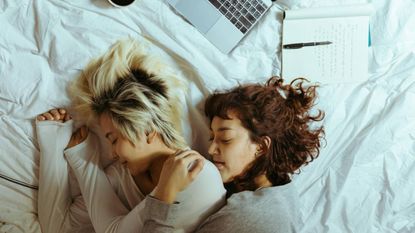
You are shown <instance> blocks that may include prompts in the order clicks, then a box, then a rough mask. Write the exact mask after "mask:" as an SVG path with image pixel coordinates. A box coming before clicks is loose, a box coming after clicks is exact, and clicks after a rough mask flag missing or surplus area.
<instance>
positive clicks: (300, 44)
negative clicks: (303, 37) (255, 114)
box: [282, 41, 332, 49]
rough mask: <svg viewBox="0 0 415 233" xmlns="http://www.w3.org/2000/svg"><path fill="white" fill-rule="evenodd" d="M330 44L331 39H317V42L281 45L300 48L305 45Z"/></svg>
mask: <svg viewBox="0 0 415 233" xmlns="http://www.w3.org/2000/svg"><path fill="white" fill-rule="evenodd" d="M329 44H332V42H331V41H319V42H306V43H296V44H285V45H283V46H282V47H283V48H284V49H300V48H302V47H305V46H317V45H329Z"/></svg>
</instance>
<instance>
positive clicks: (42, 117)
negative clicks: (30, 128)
mask: <svg viewBox="0 0 415 233" xmlns="http://www.w3.org/2000/svg"><path fill="white" fill-rule="evenodd" d="M37 120H38V121H44V120H46V118H45V117H44V116H42V115H39V116H37Z"/></svg>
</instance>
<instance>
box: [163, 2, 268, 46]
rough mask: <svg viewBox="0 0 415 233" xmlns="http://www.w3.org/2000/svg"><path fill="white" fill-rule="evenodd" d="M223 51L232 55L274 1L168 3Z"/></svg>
mask: <svg viewBox="0 0 415 233" xmlns="http://www.w3.org/2000/svg"><path fill="white" fill-rule="evenodd" d="M167 2H168V3H169V4H170V5H171V6H172V7H173V8H174V9H176V10H177V11H178V12H179V13H180V14H182V15H183V16H184V17H185V18H186V19H187V20H188V21H189V22H190V23H191V24H193V25H194V26H195V27H196V28H197V29H198V30H199V31H200V32H201V33H202V34H203V35H204V36H205V37H206V38H207V39H208V40H209V41H210V42H211V43H212V44H214V45H215V46H216V47H217V48H218V49H219V50H220V51H222V52H224V53H229V52H230V51H231V50H232V49H233V48H234V47H235V46H236V44H238V42H239V41H240V40H241V39H242V38H243V37H244V36H245V35H246V34H247V33H248V32H249V30H250V29H251V28H252V27H254V25H255V24H256V23H257V22H258V21H259V19H260V18H261V17H262V16H264V14H265V12H267V10H268V9H269V8H270V7H271V4H272V3H271V0H167Z"/></svg>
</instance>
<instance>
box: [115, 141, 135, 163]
mask: <svg viewBox="0 0 415 233" xmlns="http://www.w3.org/2000/svg"><path fill="white" fill-rule="evenodd" d="M115 151H116V153H117V154H118V156H120V157H122V158H124V159H131V158H132V157H133V156H132V154H133V152H134V147H133V146H132V145H131V144H130V143H129V142H128V141H127V142H124V141H121V142H119V143H117V144H116V145H115Z"/></svg>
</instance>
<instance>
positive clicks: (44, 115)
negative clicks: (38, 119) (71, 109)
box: [43, 112, 54, 121]
mask: <svg viewBox="0 0 415 233" xmlns="http://www.w3.org/2000/svg"><path fill="white" fill-rule="evenodd" d="M43 117H44V118H46V120H48V121H51V120H54V119H53V116H52V114H50V113H49V112H45V113H43Z"/></svg>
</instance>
